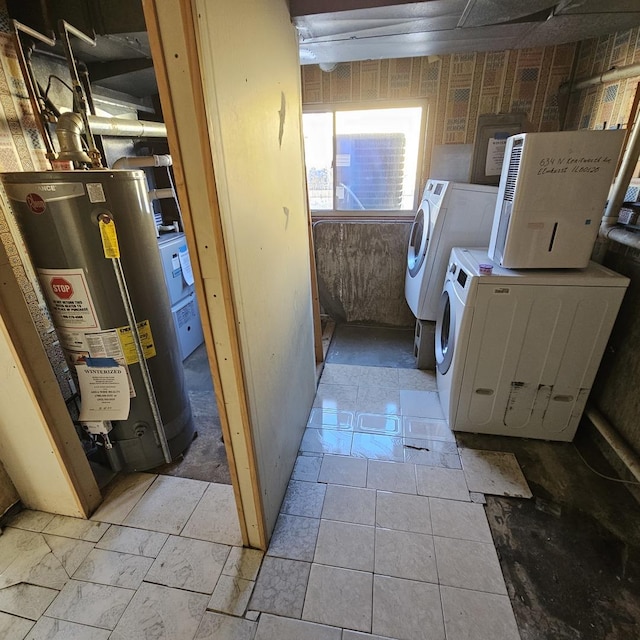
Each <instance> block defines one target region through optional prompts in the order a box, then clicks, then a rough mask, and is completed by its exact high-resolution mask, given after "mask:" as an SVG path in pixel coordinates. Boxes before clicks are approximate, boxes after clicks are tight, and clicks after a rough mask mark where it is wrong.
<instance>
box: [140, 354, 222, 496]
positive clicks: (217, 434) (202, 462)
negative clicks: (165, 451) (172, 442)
mask: <svg viewBox="0 0 640 640" xmlns="http://www.w3.org/2000/svg"><path fill="white" fill-rule="evenodd" d="M184 374H185V384H186V386H187V389H188V391H189V400H190V401H191V410H192V411H193V416H194V420H195V424H196V431H197V434H198V435H197V437H196V438H195V439H194V440H193V442H192V443H191V445H190V446H189V447H188V449H187V450H186V451H185V452H184V453H183V455H182V456H180V457H179V458H178V459H177V460H175V461H174V462H172V463H170V464H166V465H162V466H160V467H156V468H155V469H153V470H151V471H150V472H151V473H158V474H160V475H166V476H179V477H181V478H191V479H192V480H203V481H204V482H216V483H219V484H231V476H230V475H229V464H228V462H227V454H226V452H225V449H224V442H223V440H222V430H221V427H220V415H219V413H218V406H217V404H216V397H215V394H214V391H213V382H212V380H211V373H210V370H209V362H208V360H207V351H206V348H205V345H204V344H202V345H200V346H199V347H198V348H197V349H196V350H195V351H194V352H193V353H192V354H191V355H190V356H189V357H188V358H187V359H186V360H185V361H184Z"/></svg>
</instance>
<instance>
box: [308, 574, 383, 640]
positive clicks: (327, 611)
mask: <svg viewBox="0 0 640 640" xmlns="http://www.w3.org/2000/svg"><path fill="white" fill-rule="evenodd" d="M372 583H373V575H372V574H371V573H364V572H362V571H352V570H351V569H339V568H337V567H327V566H324V565H320V564H314V565H312V567H311V574H310V576H309V586H308V588H307V595H306V598H305V601H304V610H303V612H302V618H303V619H304V620H310V621H311V622H319V623H320V624H328V625H332V626H335V627H344V628H347V629H354V630H356V631H371V610H372V608H371V602H372Z"/></svg>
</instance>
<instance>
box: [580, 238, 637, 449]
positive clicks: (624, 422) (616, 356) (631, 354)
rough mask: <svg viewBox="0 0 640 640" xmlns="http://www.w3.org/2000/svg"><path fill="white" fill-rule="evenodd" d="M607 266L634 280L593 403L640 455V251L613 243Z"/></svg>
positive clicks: (592, 396) (604, 362) (604, 359)
mask: <svg viewBox="0 0 640 640" xmlns="http://www.w3.org/2000/svg"><path fill="white" fill-rule="evenodd" d="M604 264H605V265H606V266H607V267H609V268H611V269H613V270H614V271H617V272H618V273H621V274H623V275H625V276H627V277H628V278H630V279H631V283H630V285H629V288H628V289H627V293H626V295H625V297H624V300H623V302H622V307H621V309H620V313H619V314H618V319H617V320H616V324H615V326H614V328H613V332H612V334H611V339H610V340H609V345H608V347H607V350H606V352H605V355H604V357H603V359H602V364H601V365H600V369H599V370H598V375H597V377H596V381H595V383H594V387H593V391H592V393H591V400H592V401H593V402H594V403H595V405H596V406H597V407H598V408H599V409H600V410H601V411H602V413H603V414H604V415H605V416H606V417H607V418H608V419H609V420H610V421H611V423H612V424H613V425H614V426H615V428H616V429H617V430H618V431H619V432H620V434H621V435H622V436H623V437H624V438H625V440H626V441H627V442H628V443H629V444H630V445H631V447H632V448H633V449H635V451H636V452H638V453H640V388H639V387H638V385H639V384H640V251H638V250H636V249H631V248H627V247H623V246H622V245H619V244H617V243H612V244H611V246H610V247H609V251H608V252H607V255H606V259H605V261H604Z"/></svg>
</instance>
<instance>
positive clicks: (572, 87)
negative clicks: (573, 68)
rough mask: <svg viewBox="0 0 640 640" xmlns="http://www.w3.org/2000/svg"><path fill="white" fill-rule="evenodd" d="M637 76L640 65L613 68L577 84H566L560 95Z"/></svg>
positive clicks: (562, 86)
mask: <svg viewBox="0 0 640 640" xmlns="http://www.w3.org/2000/svg"><path fill="white" fill-rule="evenodd" d="M635 76H640V64H630V65H627V66H626V67H617V68H613V69H610V70H609V71H604V72H602V73H597V74H596V75H594V76H589V77H587V78H581V79H580V80H576V81H575V82H571V81H570V80H569V81H568V82H564V83H563V84H561V85H560V88H559V89H558V93H559V94H560V95H562V94H565V93H570V92H572V91H580V90H582V89H586V88H587V87H593V86H595V85H598V84H605V83H606V82H615V81H616V80H624V79H625V78H633V77H635Z"/></svg>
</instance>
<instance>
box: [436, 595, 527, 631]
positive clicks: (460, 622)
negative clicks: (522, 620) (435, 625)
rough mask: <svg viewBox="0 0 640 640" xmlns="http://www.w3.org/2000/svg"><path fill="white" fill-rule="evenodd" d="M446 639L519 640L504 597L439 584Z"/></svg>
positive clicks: (513, 618) (510, 611) (514, 622)
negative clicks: (488, 639)
mask: <svg viewBox="0 0 640 640" xmlns="http://www.w3.org/2000/svg"><path fill="white" fill-rule="evenodd" d="M440 589H441V593H442V609H443V611H444V625H445V628H446V631H447V640H486V639H487V638H491V640H520V634H519V632H518V626H517V624H516V620H515V617H514V615H513V610H512V608H511V602H510V601H509V598H508V597H507V596H499V595H495V594H492V593H482V592H479V591H469V590H467V589H455V588H453V587H441V588H440Z"/></svg>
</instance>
